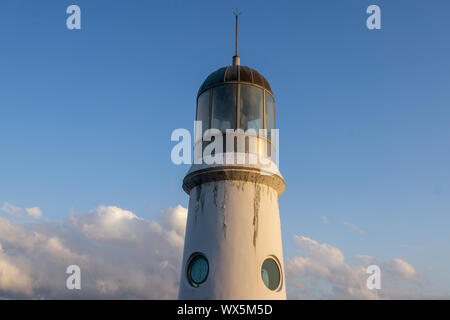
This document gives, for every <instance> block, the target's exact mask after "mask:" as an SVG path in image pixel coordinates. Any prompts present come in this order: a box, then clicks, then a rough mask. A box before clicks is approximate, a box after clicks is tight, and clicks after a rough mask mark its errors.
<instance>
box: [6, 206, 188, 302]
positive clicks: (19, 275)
mask: <svg viewBox="0 0 450 320" xmlns="http://www.w3.org/2000/svg"><path fill="white" fill-rule="evenodd" d="M186 215H187V210H186V209H185V208H183V207H181V206H178V207H176V208H169V209H167V210H164V211H163V212H161V214H160V216H159V217H160V219H159V220H160V221H161V222H158V221H148V220H145V219H142V218H139V217H137V216H136V215H135V214H133V213H132V212H131V211H128V210H124V209H121V208H118V207H113V206H109V207H107V206H100V207H98V208H97V209H96V210H94V211H92V212H90V213H87V214H73V215H71V216H70V218H69V219H68V220H67V221H64V222H62V223H53V222H40V223H33V224H30V223H29V224H19V223H16V222H10V221H7V220H6V219H3V218H0V248H1V251H0V270H1V272H0V298H47V299H54V298H62V299H78V298H85V299H91V298H94V299H95V298H113V299H114V298H120V299H126V298H142V299H168V298H173V299H175V298H177V294H178V281H179V277H180V263H181V255H182V249H183V245H182V244H183V239H184V227H183V221H185V219H186ZM180 239H181V240H180ZM72 264H75V265H78V266H80V268H81V288H82V289H81V290H73V291H71V290H68V289H66V279H67V276H68V275H67V274H66V273H65V272H66V268H67V266H69V265H72Z"/></svg>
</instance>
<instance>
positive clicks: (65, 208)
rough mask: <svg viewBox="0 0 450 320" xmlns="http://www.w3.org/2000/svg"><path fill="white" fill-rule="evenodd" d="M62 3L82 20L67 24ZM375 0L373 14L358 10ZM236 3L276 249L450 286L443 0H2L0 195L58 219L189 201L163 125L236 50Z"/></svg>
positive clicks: (181, 117) (448, 7)
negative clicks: (268, 156) (263, 121)
mask: <svg viewBox="0 0 450 320" xmlns="http://www.w3.org/2000/svg"><path fill="white" fill-rule="evenodd" d="M70 4H77V5H79V6H80V7H81V10H82V29H81V30H73V31H69V30H67V28H66V24H65V20H66V18H67V14H66V13H65V11H66V8H67V6H68V5H70ZM370 4H377V5H379V6H380V7H381V14H382V29H381V30H375V31H371V30H368V29H367V28H366V18H367V17H368V15H367V14H366V12H365V11H366V8H367V7H368V6H369V5H370ZM235 7H239V9H240V10H241V11H242V15H241V19H240V31H239V55H240V56H241V64H243V65H248V66H250V67H252V68H255V69H256V70H258V71H259V72H261V73H262V74H263V75H264V76H265V77H266V78H267V79H268V80H269V82H270V83H271V86H272V89H273V91H274V94H275V97H276V119H277V126H278V128H279V129H280V143H281V145H280V164H281V167H280V169H281V172H282V174H283V175H284V177H285V179H286V183H287V186H286V192H285V194H283V195H282V197H281V198H280V212H281V219H282V232H283V243H284V250H285V255H286V256H290V255H293V254H294V253H295V247H294V245H293V243H292V238H293V236H294V235H296V234H297V235H304V236H307V237H311V238H312V239H315V240H317V241H319V242H323V243H329V244H332V245H333V246H335V247H338V248H340V249H341V250H342V251H343V252H344V254H345V255H346V257H347V256H348V257H352V256H355V255H360V254H367V255H371V256H376V257H378V258H380V259H391V258H394V257H402V258H403V259H405V260H406V261H408V262H410V263H412V264H413V265H414V266H415V267H416V268H417V270H419V271H420V272H421V274H423V275H424V276H425V277H426V278H427V279H428V278H429V279H430V281H433V282H434V283H435V287H436V290H437V291H438V292H440V293H449V292H450V273H448V271H447V270H448V269H449V267H450V245H449V243H450V235H449V230H450V125H449V124H450V77H449V74H450V60H449V58H448V57H449V56H450V41H449V39H450V25H449V23H448V13H449V12H450V2H448V1H445V0H441V1H438V0H435V1H432V2H426V1H403V0H398V1H375V0H373V1H372V0H371V1H365V0H354V1H350V0H343V1H317V0H314V1H313V0H309V1H281V0H280V1H263V2H261V1H226V2H224V1H137V0H133V1H114V2H113V1H102V0H97V1H77V0H73V1H65V0H64V1H63V0H59V1H48V0H42V1H31V0H29V1H18V0H16V1H11V0H3V1H2V3H1V5H0V39H1V47H0V48H1V50H0V124H1V125H0V204H1V203H4V202H10V203H12V204H14V205H17V206H20V207H33V206H38V207H40V208H41V210H42V212H43V214H44V216H45V217H46V219H49V220H53V221H59V220H63V219H65V218H66V217H67V216H68V215H69V214H70V213H71V212H87V211H89V210H92V209H93V208H96V207H97V206H99V205H102V204H103V205H114V206H117V207H120V208H125V209H127V210H131V211H133V212H134V213H136V214H137V215H138V216H141V217H145V218H153V217H154V216H155V215H157V214H158V212H159V211H160V210H163V209H165V208H167V207H171V206H172V207H174V206H176V205H178V204H181V205H182V206H184V207H186V206H187V202H188V197H187V195H186V194H185V193H184V192H183V191H182V189H181V182H182V179H183V177H184V175H185V173H186V172H187V170H188V167H187V166H175V165H174V164H172V162H171V161H170V151H171V149H172V147H173V146H174V143H172V142H171V141H170V135H171V132H172V131H173V130H174V129H176V128H188V129H191V128H192V126H193V120H194V113H195V98H196V93H197V90H198V88H199V86H200V85H201V83H202V81H203V80H204V79H205V78H206V76H207V75H208V74H209V73H211V72H213V71H214V70H216V69H218V68H220V67H222V66H225V65H228V64H230V63H231V57H232V55H233V53H234V18H233V16H232V13H231V12H232V10H233V9H234V8H235ZM322 216H325V217H326V218H327V220H328V224H326V223H324V222H323V220H322V219H321V217H322ZM349 224H351V225H354V226H357V228H359V229H360V230H363V231H364V234H361V233H358V232H355V230H352V228H351V227H349Z"/></svg>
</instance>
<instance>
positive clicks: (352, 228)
mask: <svg viewBox="0 0 450 320" xmlns="http://www.w3.org/2000/svg"><path fill="white" fill-rule="evenodd" d="M342 224H343V225H344V226H346V227H348V228H349V229H350V230H352V231H353V232H356V233H359V234H360V235H364V234H366V232H365V231H364V230H362V229H360V228H359V227H358V226H355V225H354V224H352V223H350V222H346V221H344V222H342Z"/></svg>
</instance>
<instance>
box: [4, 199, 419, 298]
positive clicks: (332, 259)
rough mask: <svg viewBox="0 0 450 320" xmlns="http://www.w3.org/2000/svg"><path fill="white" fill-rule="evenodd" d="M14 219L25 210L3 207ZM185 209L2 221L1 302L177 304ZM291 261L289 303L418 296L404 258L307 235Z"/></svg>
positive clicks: (34, 212) (104, 209)
mask: <svg viewBox="0 0 450 320" xmlns="http://www.w3.org/2000/svg"><path fill="white" fill-rule="evenodd" d="M5 208H6V209H7V210H8V211H9V212H6V213H8V214H10V215H12V216H16V214H19V213H20V214H23V213H24V212H27V214H28V215H31V216H41V215H42V213H41V211H40V210H38V209H39V208H37V209H36V208H29V209H26V210H25V211H24V210H22V209H20V208H16V207H14V206H13V205H11V204H8V205H6V204H5V205H4V206H3V211H5ZM186 218H187V209H185V208H183V207H181V206H177V207H175V208H169V209H167V210H163V211H162V212H161V213H160V214H159V216H158V218H157V219H156V221H149V220H146V219H143V218H140V217H138V216H136V215H135V214H134V213H133V212H131V211H128V210H125V209H121V208H118V207H114V206H100V207H98V208H96V209H95V210H93V211H91V212H88V213H85V214H72V215H70V216H69V217H68V218H67V219H66V220H65V221H63V222H58V223H56V222H48V221H42V220H39V221H35V222H29V221H28V222H26V223H24V222H22V223H19V222H14V221H10V220H8V219H6V218H2V217H0V299H1V298H3V299H176V298H177V294H178V285H179V278H180V265H181V258H182V250H183V244H184V234H185V226H186ZM294 242H295V245H296V247H297V249H298V253H297V254H296V255H295V256H293V257H290V258H287V259H286V263H285V267H286V276H287V279H286V283H287V285H288V287H287V292H288V297H289V298H291V299H316V298H317V299H392V298H401V299H407V298H421V297H425V296H424V295H423V294H419V293H418V292H423V287H422V286H423V285H422V281H421V278H420V275H419V274H418V273H417V271H416V270H415V268H414V267H413V266H412V265H411V264H409V263H408V262H406V261H404V260H402V259H399V258H397V259H392V260H389V261H380V260H377V259H376V258H373V257H370V256H365V255H361V256H357V257H354V260H355V261H356V262H357V263H356V265H350V264H349V263H348V262H347V261H346V259H345V257H344V254H343V253H342V251H341V250H339V249H338V248H335V247H333V246H331V245H328V244H321V243H319V242H317V241H315V240H312V239H310V238H307V237H304V236H300V235H298V236H295V237H294ZM371 264H377V265H378V266H380V268H381V270H382V278H381V279H382V280H381V286H382V288H381V290H369V289H367V287H366V281H367V278H368V277H369V274H367V273H366V267H367V266H368V265H371ZM69 265H78V266H79V267H80V268H81V290H68V289H67V288H66V280H67V278H68V277H69V275H68V274H66V270H67V267H68V266H69Z"/></svg>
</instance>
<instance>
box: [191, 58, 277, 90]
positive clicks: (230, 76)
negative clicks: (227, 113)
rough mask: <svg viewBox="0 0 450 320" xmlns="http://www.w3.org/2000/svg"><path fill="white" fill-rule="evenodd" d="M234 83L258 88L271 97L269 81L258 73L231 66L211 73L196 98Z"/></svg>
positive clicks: (242, 67)
mask: <svg viewBox="0 0 450 320" xmlns="http://www.w3.org/2000/svg"><path fill="white" fill-rule="evenodd" d="M236 82H239V83H249V84H253V85H256V86H260V87H262V88H264V89H266V90H267V91H269V92H270V93H271V94H272V95H273V92H272V89H271V88H270V84H269V81H267V80H266V78H264V77H263V76H262V75H261V74H260V73H259V72H258V71H256V70H254V69H252V68H249V67H246V66H240V65H233V66H227V67H223V68H220V69H218V70H216V71H214V72H213V73H211V74H210V75H209V76H208V77H207V78H206V80H205V81H204V82H203V84H202V85H201V86H200V89H199V90H198V94H197V96H199V95H200V94H201V93H202V92H203V91H205V90H207V89H209V88H211V87H215V86H217V85H220V84H225V83H236Z"/></svg>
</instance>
